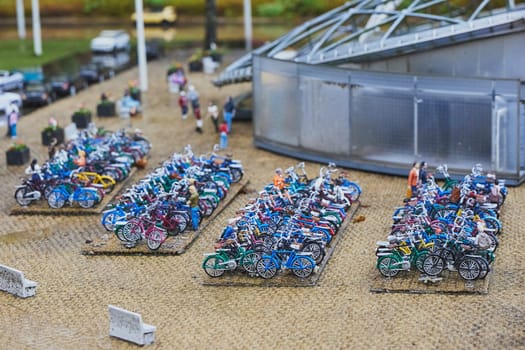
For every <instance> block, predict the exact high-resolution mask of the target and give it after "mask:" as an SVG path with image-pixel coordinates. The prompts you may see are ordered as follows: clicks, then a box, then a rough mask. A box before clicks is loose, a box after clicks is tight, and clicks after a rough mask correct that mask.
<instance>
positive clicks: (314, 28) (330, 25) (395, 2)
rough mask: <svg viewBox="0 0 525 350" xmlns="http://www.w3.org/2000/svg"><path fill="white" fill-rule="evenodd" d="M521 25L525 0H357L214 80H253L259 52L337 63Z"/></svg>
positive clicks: (248, 57)
mask: <svg viewBox="0 0 525 350" xmlns="http://www.w3.org/2000/svg"><path fill="white" fill-rule="evenodd" d="M458 3H461V4H462V6H459V5H457V4H458ZM465 3H467V6H465V5H464V4H465ZM520 30H525V0H499V1H498V0H492V1H491V0H484V1H472V0H471V1H461V2H459V1H450V0H449V1H446V0H414V1H410V0H391V1H382V0H353V1H349V2H347V3H345V4H344V5H342V6H340V7H338V8H335V9H333V10H331V11H329V12H326V13H324V14H323V15H321V16H318V17H316V18H313V19H312V20H309V21H307V22H305V23H303V24H302V25H300V26H298V27H296V28H294V29H293V30H291V31H290V32H289V33H287V34H285V35H283V36H282V37H280V38H278V39H276V40H274V41H273V42H270V43H268V44H265V45H263V46H261V47H259V48H257V49H255V50H253V51H252V52H250V53H249V54H247V55H245V56H243V57H241V58H240V59H238V60H237V61H235V62H234V63H233V64H231V65H230V66H228V67H227V68H226V69H225V70H224V71H223V72H222V74H221V75H220V76H219V78H218V79H217V80H215V81H214V84H215V85H218V86H221V85H226V84H231V83H237V82H242V81H249V80H251V64H252V55H254V54H255V55H262V56H266V57H273V58H278V59H286V60H292V61H295V62H304V63H309V64H334V65H338V64H344V63H355V62H360V61H365V60H377V59H381V58H387V57H390V56H393V55H400V54H405V53H409V52H415V51H418V50H426V49H429V48H433V47H440V46H446V45H450V44H457V43H458V42H464V41H470V40H473V39H477V38H481V37H488V36H494V35H502V34H505V33H508V32H514V31H520Z"/></svg>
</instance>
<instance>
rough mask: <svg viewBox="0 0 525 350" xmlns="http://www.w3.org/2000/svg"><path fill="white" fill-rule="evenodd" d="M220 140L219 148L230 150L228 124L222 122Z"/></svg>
mask: <svg viewBox="0 0 525 350" xmlns="http://www.w3.org/2000/svg"><path fill="white" fill-rule="evenodd" d="M219 132H220V139H219V148H221V149H225V148H228V124H226V122H222V123H221V125H220V126H219Z"/></svg>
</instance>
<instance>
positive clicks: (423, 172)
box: [419, 161, 428, 185]
mask: <svg viewBox="0 0 525 350" xmlns="http://www.w3.org/2000/svg"><path fill="white" fill-rule="evenodd" d="M427 181H428V174H427V163H426V162H424V161H421V162H420V163H419V183H420V184H421V185H425V184H426V183H427Z"/></svg>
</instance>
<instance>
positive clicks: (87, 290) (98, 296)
mask: <svg viewBox="0 0 525 350" xmlns="http://www.w3.org/2000/svg"><path fill="white" fill-rule="evenodd" d="M179 58H184V57H179ZM230 59H231V57H230ZM170 62H171V57H170V58H169V59H164V60H161V61H157V62H155V63H152V64H150V65H149V71H148V73H149V90H148V91H147V92H146V93H143V97H144V101H145V106H144V108H145V112H144V114H143V115H142V116H141V117H138V118H136V119H132V121H131V122H132V127H133V128H135V127H139V128H141V129H142V130H143V131H144V133H145V134H146V135H147V136H149V137H150V138H151V140H152V142H153V146H154V147H153V149H152V152H151V157H150V160H149V163H148V167H149V168H151V167H154V166H155V165H157V164H159V162H161V161H162V160H164V159H166V158H168V157H169V156H170V155H171V154H173V152H175V151H182V149H183V147H184V145H186V144H188V143H191V144H192V145H193V149H194V150H195V152H196V153H205V152H209V151H210V150H211V148H212V145H213V144H214V143H217V142H218V137H217V135H215V134H214V133H213V132H212V124H211V121H210V120H205V130H204V134H202V135H198V134H196V133H195V132H194V127H195V124H194V120H193V119H191V118H188V119H187V120H182V119H181V118H180V113H179V111H178V108H177V103H176V96H174V95H170V94H169V92H168V89H167V86H166V82H165V71H166V68H167V67H168V65H169V63H170ZM137 76H138V72H137V70H136V69H132V70H129V71H126V72H124V73H121V74H119V75H118V76H117V77H116V78H114V79H112V80H109V81H106V82H104V83H102V84H100V85H94V86H92V87H90V88H89V89H88V90H86V91H83V92H81V93H79V94H78V95H77V96H75V97H74V98H68V99H63V100H61V101H59V102H57V103H54V104H53V105H51V106H49V107H46V108H43V109H40V110H38V111H36V112H35V113H32V114H30V115H27V116H24V117H23V118H22V119H21V121H20V123H19V135H20V136H19V140H23V141H24V142H26V143H27V144H29V146H30V147H31V154H32V157H36V158H37V159H39V160H40V161H41V162H42V161H43V160H45V158H46V154H47V148H46V147H45V146H42V145H41V141H40V131H41V130H42V129H43V128H44V127H45V126H46V124H47V120H48V118H49V117H55V118H57V119H58V120H59V123H60V124H61V125H62V126H65V125H67V124H68V123H69V122H70V120H71V119H70V118H71V114H72V113H73V111H74V110H75V109H76V108H77V107H78V106H79V105H80V104H84V105H85V106H86V107H88V108H91V109H92V110H94V108H95V106H96V103H97V101H98V98H99V96H100V93H101V92H103V91H105V92H110V93H111V94H112V95H113V96H115V97H120V96H121V95H122V91H123V90H124V88H125V87H126V84H127V82H128V81H129V80H132V79H136V78H137ZM189 79H190V82H191V83H192V84H194V85H195V86H196V88H197V89H198V90H199V91H200V93H201V105H202V106H203V107H205V106H207V102H208V100H209V99H210V98H213V99H216V101H217V102H218V103H219V104H222V102H223V101H224V99H225V97H226V96H227V95H229V94H232V95H234V94H236V93H237V92H241V91H245V90H247V89H249V88H250V85H249V84H241V85H236V86H227V87H223V88H222V89H217V88H215V87H213V86H212V85H211V83H210V81H211V79H212V77H211V76H205V75H203V74H200V73H199V74H190V75H189ZM268 103H271V101H268ZM94 121H95V123H96V124H97V126H105V127H106V128H108V129H110V130H115V129H116V128H118V127H123V126H126V122H125V121H123V120H121V119H119V118H104V119H99V118H95V119H94ZM0 132H2V133H3V134H2V135H4V134H5V129H2V130H0ZM229 143H230V150H231V151H232V152H233V154H234V158H236V159H240V160H242V162H243V164H244V167H245V169H246V173H247V177H248V178H249V179H250V184H249V185H248V189H247V190H246V193H242V194H240V195H239V196H238V197H237V198H236V199H235V200H234V201H233V202H232V203H231V204H230V205H229V206H228V207H227V208H225V210H224V211H223V212H222V213H221V214H220V215H218V216H217V218H216V219H215V220H214V221H213V222H212V223H210V225H208V226H207V227H206V228H205V229H204V230H203V232H202V233H201V234H200V236H199V237H198V239H197V240H195V242H194V243H193V245H192V246H191V248H190V249H189V250H188V251H187V252H186V253H184V254H182V255H177V256H87V255H82V254H81V249H82V247H83V246H84V244H85V241H86V240H94V239H98V238H100V237H101V236H102V235H103V234H105V231H104V229H103V228H102V226H101V225H100V223H99V216H96V215H95V216H92V215H88V216H72V215H68V216H40V215H16V216H10V215H9V211H10V209H11V207H12V206H13V205H14V204H15V202H14V199H13V193H14V188H15V185H16V184H18V182H19V177H20V176H21V175H22V174H23V169H24V168H25V166H21V167H16V166H15V167H12V166H10V167H7V166H6V165H5V158H4V159H3V161H1V162H0V176H1V179H2V181H1V183H0V192H1V193H2V195H3V198H4V200H3V201H2V202H1V203H0V222H1V223H2V224H1V225H0V263H2V264H4V265H8V266H11V267H13V268H16V269H19V270H21V271H23V272H24V274H25V276H26V278H28V279H30V280H33V281H36V282H37V283H38V289H37V292H36V296H35V297H32V298H28V299H20V298H16V297H14V296H12V295H10V294H7V293H3V292H0V329H1V331H0V344H2V346H1V348H5V349H77V350H79V349H132V348H135V347H136V346H135V345H134V344H130V343H126V342H124V341H121V340H118V339H115V338H110V337H109V315H108V304H112V305H115V306H119V307H122V308H124V309H127V310H130V311H134V312H138V313H140V314H141V315H142V319H143V321H144V322H145V323H148V324H151V325H154V326H156V327H157V332H156V334H155V339H156V340H155V342H154V343H153V344H152V345H150V346H148V348H151V349H205V348H206V349H208V348H213V349H246V348H254V349H271V348H276V349H298V348H304V349H370V348H372V349H394V348H405V349H406V348H408V349H525V296H524V291H525V287H524V283H525V264H524V260H525V259H524V255H523V253H522V246H523V243H522V239H523V238H522V237H523V233H522V227H521V224H522V222H523V219H522V214H523V210H524V207H525V205H524V204H525V187H523V186H522V187H520V188H511V189H510V191H509V196H508V199H507V201H506V203H505V208H504V210H503V216H502V220H503V225H504V228H503V234H502V236H501V242H500V247H499V249H498V251H497V257H496V267H495V270H494V271H493V273H492V274H491V275H490V276H489V278H490V285H489V290H488V294H484V295H480V294H469V295H463V294H461V295H458V294H454V295H450V294H411V293H372V292H370V288H371V287H372V285H373V284H374V279H376V278H377V276H378V274H379V273H378V271H377V270H376V269H375V260H376V259H375V256H374V251H375V242H376V241H378V240H383V239H385V237H386V234H387V231H388V228H389V226H390V224H391V218H390V216H391V213H392V211H393V208H394V207H395V206H397V205H399V204H400V202H401V198H402V196H403V195H404V192H405V181H406V180H405V179H404V178H400V177H392V176H386V175H379V174H373V173H365V172H359V171H354V170H349V174H350V177H351V178H352V179H353V180H357V181H358V182H359V183H360V185H361V187H362V188H363V195H362V197H361V202H362V204H363V206H362V207H361V208H359V211H358V213H357V214H358V215H364V216H365V218H366V219H365V221H363V222H359V223H355V224H350V225H348V227H347V228H346V229H345V230H344V237H343V239H341V241H340V242H339V244H338V245H337V247H336V249H335V251H334V254H333V255H332V257H331V259H330V261H329V263H328V264H327V266H326V268H325V270H324V272H323V274H322V276H321V278H320V280H319V281H318V283H317V286H315V287H312V288H290V287H282V288H272V287H235V286H234V287H221V286H216V287H212V286H205V285H203V281H204V279H205V278H207V277H206V275H205V274H204V272H203V271H202V269H201V263H202V259H203V254H204V253H207V252H211V251H212V249H213V248H212V246H213V245H212V243H213V240H214V239H215V238H217V237H218V235H219V234H220V232H221V231H222V228H223V227H224V225H225V224H226V221H227V220H228V218H230V217H233V216H234V214H235V211H236V210H237V209H238V208H239V207H241V206H242V205H244V203H246V202H247V201H248V199H249V198H250V197H253V196H255V195H256V194H257V191H258V190H260V189H261V188H262V187H263V186H264V185H266V184H267V183H269V182H270V181H271V177H272V172H273V169H275V168H276V167H281V168H284V167H288V166H292V165H295V164H296V163H297V162H298V160H296V159H292V158H288V157H283V156H280V155H275V154H272V153H269V152H266V151H263V150H259V149H256V148H254V147H253V145H252V125H251V123H234V126H233V133H232V135H231V136H230V140H229ZM9 144H10V140H7V139H6V138H5V137H2V138H1V139H0V148H1V149H2V150H6V149H7V147H8V145H9ZM432 166H433V165H432V164H431V165H430V167H432ZM318 169H319V165H318V164H313V163H307V171H308V173H309V174H310V176H315V175H316V173H317V171H318ZM135 176H139V174H136V175H135Z"/></svg>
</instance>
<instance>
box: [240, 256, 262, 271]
mask: <svg viewBox="0 0 525 350" xmlns="http://www.w3.org/2000/svg"><path fill="white" fill-rule="evenodd" d="M260 258H261V253H258V252H248V253H247V254H246V255H245V256H243V257H242V258H241V261H240V264H241V266H242V268H243V269H244V271H246V272H248V273H249V274H253V273H255V272H257V270H256V264H257V261H259V259H260Z"/></svg>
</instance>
